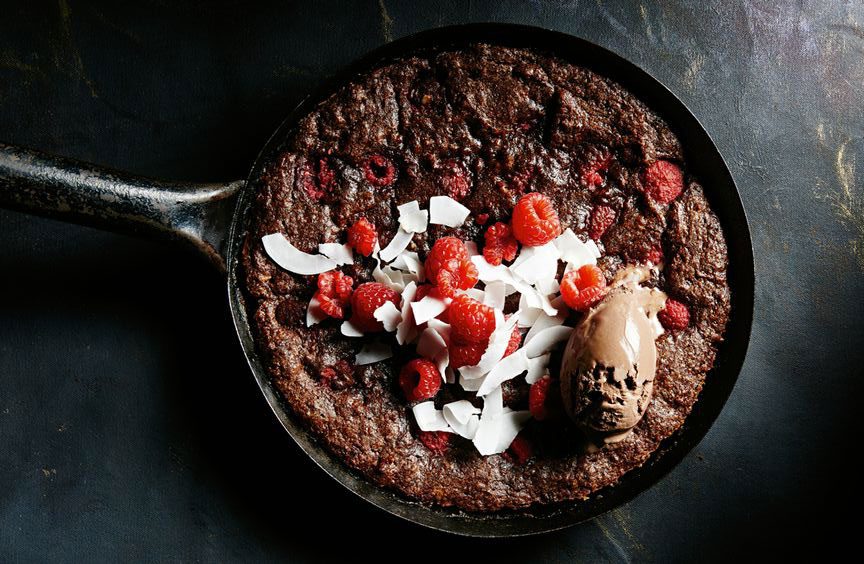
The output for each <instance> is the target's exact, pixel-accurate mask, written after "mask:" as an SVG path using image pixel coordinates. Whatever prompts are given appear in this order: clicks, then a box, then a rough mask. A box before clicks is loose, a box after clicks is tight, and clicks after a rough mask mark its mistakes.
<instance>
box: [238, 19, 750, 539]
mask: <svg viewBox="0 0 864 564" xmlns="http://www.w3.org/2000/svg"><path fill="white" fill-rule="evenodd" d="M479 42H488V43H494V44H499V45H505V46H513V47H528V48H534V49H538V50H541V51H545V52H548V53H551V54H554V55H555V56H558V57H560V58H562V59H564V60H567V61H569V62H571V63H573V64H576V65H580V66H584V67H587V68H590V69H591V70H593V71H594V72H597V73H598V74H600V75H603V76H606V77H608V78H610V79H612V80H615V81H616V82H618V83H619V84H621V85H622V86H623V87H624V88H626V89H627V90H629V91H630V92H632V93H633V94H634V95H635V96H636V97H637V98H639V99H640V100H642V101H643V102H644V103H645V104H646V105H647V106H648V107H650V108H651V109H652V110H654V111H655V112H657V113H658V114H659V115H660V116H661V117H662V118H663V119H664V120H665V121H666V122H667V123H668V124H669V126H670V127H671V129H672V130H673V131H674V132H675V133H676V134H677V135H678V137H679V139H680V141H681V144H682V147H683V148H684V152H685V158H686V160H687V163H688V167H689V168H690V169H691V170H692V172H693V174H694V175H695V176H697V177H698V178H699V179H700V183H701V184H702V185H703V187H704V189H705V194H706V196H707V197H708V199H709V201H710V204H711V206H712V209H713V210H714V211H715V213H716V214H717V216H718V217H719V219H720V222H721V224H722V227H723V230H724V233H725V236H726V238H727V244H728V248H729V256H730V261H729V262H730V265H729V272H728V277H729V286H730V289H731V292H732V296H733V298H732V311H731V314H730V318H729V322H728V325H727V330H726V339H725V341H724V342H723V343H722V345H721V347H720V349H719V351H718V354H717V360H716V362H715V365H714V368H713V369H712V370H711V372H710V373H709V374H708V376H707V378H706V382H705V386H704V388H703V390H702V392H701V395H700V397H699V400H698V401H697V403H696V405H695V406H694V408H693V410H692V412H691V413H690V415H689V417H688V418H687V421H686V422H685V423H684V425H683V426H682V427H681V428H680V429H678V431H676V432H675V433H674V434H673V435H672V436H671V437H669V438H668V439H666V440H665V441H664V442H663V443H662V444H661V446H660V448H658V449H657V450H656V451H655V452H654V453H653V454H652V455H651V457H650V459H649V460H648V461H647V462H646V463H645V464H644V465H643V466H642V467H640V468H638V469H635V470H633V471H631V472H629V473H627V474H626V475H624V476H623V477H622V478H621V479H620V480H619V481H618V483H616V484H615V485H613V486H610V487H607V488H604V489H602V490H600V491H598V492H595V493H594V494H593V495H591V496H590V497H589V498H588V499H586V500H583V501H577V502H569V503H566V504H556V505H551V506H540V507H534V508H528V509H526V510H519V511H512V510H508V511H500V512H495V513H468V512H463V511H459V510H453V509H447V508H441V507H434V506H429V505H425V504H420V503H417V502H414V501H409V500H407V499H405V498H403V497H401V496H399V495H398V494H396V493H394V492H391V491H389V490H386V489H384V488H381V487H379V486H377V485H374V484H372V483H371V482H368V481H367V480H365V479H364V478H363V477H361V476H360V475H358V474H355V473H354V472H353V471H351V470H350V469H348V467H347V466H345V465H344V464H343V463H342V462H341V461H340V460H338V459H336V458H335V457H333V456H332V455H331V454H330V453H329V452H328V451H327V450H326V449H324V448H323V447H322V446H321V445H320V444H318V443H317V442H316V441H315V439H314V438H313V437H312V436H311V435H310V434H309V433H308V431H307V430H306V429H305V428H304V427H302V426H301V425H300V424H299V423H298V422H297V421H296V420H295V419H294V418H293V416H292V415H291V413H290V410H289V408H288V406H287V405H286V404H285V402H284V401H283V400H282V398H281V395H280V393H279V392H278V390H277V389H276V388H275V386H273V385H272V383H271V381H270V377H269V376H268V374H267V372H266V370H265V368H264V364H263V361H262V359H261V357H260V356H259V354H258V352H257V349H256V345H255V341H254V338H253V335H252V332H251V329H250V325H249V320H248V318H247V312H246V308H245V302H244V300H245V298H244V295H243V291H242V288H241V280H242V272H241V267H240V265H239V262H240V261H239V257H240V253H241V249H242V246H243V239H244V237H245V234H246V226H247V225H248V221H249V219H250V215H251V214H250V206H251V203H252V201H253V200H254V197H253V196H254V194H253V193H254V191H255V189H256V186H257V184H258V179H259V178H260V176H261V173H262V169H263V166H264V165H265V164H266V163H268V162H269V161H270V160H271V159H272V158H273V156H274V155H275V153H276V151H278V149H279V146H280V145H281V143H282V141H283V140H284V139H286V137H287V136H289V135H290V134H291V133H292V131H293V129H294V127H295V125H296V123H297V121H298V120H299V119H300V118H302V117H303V116H304V115H306V114H307V113H308V112H309V111H311V110H312V109H313V108H314V107H315V106H316V105H317V104H318V103H319V102H320V101H322V100H323V99H325V98H326V97H327V96H328V95H329V94H331V93H332V92H334V91H335V90H336V89H338V88H339V87H340V86H341V85H343V84H345V83H347V82H349V81H350V80H351V79H352V78H353V77H355V76H357V75H358V74H361V73H363V72H365V71H367V70H369V69H371V68H373V67H375V66H378V65H380V64H382V63H384V62H387V61H388V60H392V59H396V58H401V57H404V56H406V55H409V54H412V53H414V52H417V51H429V50H442V49H447V48H452V47H460V46H465V45H468V44H471V43H479ZM754 285H755V280H754V267H753V252H752V246H751V242H750V232H749V228H748V225H747V218H746V215H745V213H744V209H743V206H742V204H741V201H740V198H739V195H738V192H737V189H736V187H735V184H734V181H733V179H732V177H731V175H730V173H729V170H728V168H727V166H726V164H725V162H724V161H723V157H722V156H721V155H720V153H719V152H718V150H717V148H716V147H715V145H714V143H713V141H712V140H711V138H710V137H709V135H708V133H707V132H706V131H705V130H704V129H703V128H702V126H701V124H700V123H699V122H698V120H697V119H696V118H695V117H694V116H693V115H692V114H691V113H690V111H689V110H688V109H687V108H686V107H685V106H684V104H683V103H682V102H681V101H680V100H678V99H677V98H676V97H675V96H674V95H673V94H672V93H671V92H669V90H667V89H666V88H665V87H664V86H663V85H662V84H660V83H659V82H658V81H657V80H655V79H654V78H653V77H651V76H650V75H649V74H647V73H646V72H645V71H643V70H641V69H639V68H638V67H636V66H635V65H633V64H632V63H630V62H628V61H626V60H624V59H623V58H621V57H619V56H618V55H616V54H614V53H612V52H610V51H607V50H606V49H603V48H602V47H599V46H596V45H594V44H592V43H590V42H588V41H585V40H582V39H579V38H576V37H573V36H569V35H566V34H563V33H559V32H554V31H549V30H544V29H540V28H535V27H530V26H522V25H514V24H469V25H462V26H454V27H445V28H439V29H433V30H429V31H424V32H421V33H418V34H416V35H412V36H409V37H406V38H403V39H399V40H397V41H394V42H392V43H389V44H387V45H384V46H382V47H380V48H379V49H376V50H375V51H372V52H371V53H369V54H367V55H366V56H364V57H362V58H361V59H359V60H357V61H356V62H354V63H353V64H351V65H349V66H348V67H346V68H345V69H344V70H343V71H342V72H340V73H339V74H337V75H336V76H334V77H332V78H331V79H329V80H327V81H325V82H324V83H323V84H321V85H320V86H319V87H318V88H317V89H315V91H314V92H313V93H312V94H310V95H309V96H308V97H307V98H306V99H305V100H303V102H301V103H300V105H299V106H298V107H297V108H296V109H295V110H294V111H293V112H292V113H291V114H290V115H289V116H288V118H287V119H286V120H285V121H284V122H283V123H282V125H281V126H280V127H279V128H278V129H277V130H276V132H275V133H274V134H273V136H272V137H271V138H270V140H269V141H268V143H267V144H266V145H265V147H264V149H263V150H262V151H261V153H260V154H259V155H258V158H257V159H256V161H255V164H254V166H253V168H252V171H251V172H250V175H249V178H248V180H247V183H246V188H245V190H244V191H243V192H242V193H241V195H240V198H239V201H238V204H237V208H236V210H235V213H234V218H233V221H232V224H231V230H230V233H229V241H228V293H229V299H230V305H231V310H232V314H233V317H234V324H235V327H236V329H237V333H238V336H239V337H240V341H241V344H242V346H243V349H244V352H245V354H246V358H247V360H248V362H249V365H250V367H251V368H252V370H253V372H254V374H255V378H256V380H257V382H258V385H259V386H260V388H261V391H262V392H263V394H264V396H265V397H266V399H267V402H268V403H269V404H270V407H271V408H272V409H273V412H274V413H275V414H276V416H277V418H278V419H279V421H280V422H281V423H282V425H283V426H284V427H285V430H286V431H288V433H289V434H290V435H291V436H292V437H293V439H294V440H295V441H296V442H297V444H298V445H299V446H300V447H301V448H302V449H303V450H304V451H305V452H306V454H308V455H309V456H310V457H311V458H312V459H313V460H314V461H315V462H316V463H317V464H318V465H319V466H320V467H321V468H322V469H324V471H325V472H327V473H328V474H330V476H332V477H333V478H335V479H336V480H337V481H338V482H340V483H341V484H342V485H343V486H345V487H346V488H348V489H349V490H351V491H352V492H354V493H355V494H357V495H359V496H360V497H362V498H363V499H365V500H367V501H369V502H370V503H372V504H374V505H376V506H378V507H379V508H381V509H384V510H386V511H388V512H390V513H392V514H394V515H397V516H399V517H402V518H404V519H407V520H409V521H412V522H415V523H418V524H421V525H425V526H427V527H431V528H434V529H439V530H442V531H447V532H452V533H457V534H462V535H469V536H478V537H508V536H519V535H526V534H534V533H541V532H546V531H553V530H556V529H561V528H564V527H567V526H570V525H573V524H576V523H579V522H581V521H585V520H587V519H590V518H592V517H595V516H597V515H599V514H601V513H604V512H606V511H609V510H611V509H613V508H615V507H617V506H618V505H621V504H623V503H625V502H627V501H629V500H630V499H632V498H634V497H635V496H636V495H638V494H639V493H641V492H642V491H644V490H646V489H648V488H649V487H650V486H651V485H653V484H654V483H656V482H657V481H658V480H659V479H660V478H662V477H663V476H664V475H665V474H666V473H667V472H669V471H670V470H671V469H672V468H673V467H674V466H675V465H677V464H678V463H679V462H680V461H681V460H682V458H683V457H684V456H685V455H686V454H687V453H688V452H689V451H690V450H691V449H692V448H693V447H694V446H695V445H696V444H697V443H698V442H699V441H700V440H701V439H702V437H703V436H704V435H705V433H707V431H708V429H709V428H710V426H711V424H712V423H713V422H714V420H715V419H716V418H717V416H718V414H719V413H720V410H721V409H722V408H723V405H724V404H725V402H726V399H727V398H728V397H729V394H730V393H731V391H732V388H733V387H734V385H735V381H736V379H737V377H738V373H739V371H740V369H741V366H742V364H743V362H744V357H745V354H746V351H747V345H748V342H749V338H750V326H751V323H752V315H753V295H754Z"/></svg>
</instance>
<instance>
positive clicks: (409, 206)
mask: <svg viewBox="0 0 864 564" xmlns="http://www.w3.org/2000/svg"><path fill="white" fill-rule="evenodd" d="M396 209H397V210H398V211H399V217H402V216H403V215H405V214H406V213H413V212H418V211H420V202H418V201H417V200H411V201H410V202H405V203H404V204H402V205H400V206H396Z"/></svg>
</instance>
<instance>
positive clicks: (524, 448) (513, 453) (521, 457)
mask: <svg viewBox="0 0 864 564" xmlns="http://www.w3.org/2000/svg"><path fill="white" fill-rule="evenodd" d="M504 456H505V458H507V460H509V461H510V462H512V463H514V464H525V463H526V462H528V460H529V459H530V458H531V457H532V456H534V447H533V446H531V443H530V442H529V441H528V439H526V438H525V437H524V436H523V435H522V433H519V434H518V435H516V438H515V439H513V442H512V443H510V446H509V447H507V451H506V452H505V453H504Z"/></svg>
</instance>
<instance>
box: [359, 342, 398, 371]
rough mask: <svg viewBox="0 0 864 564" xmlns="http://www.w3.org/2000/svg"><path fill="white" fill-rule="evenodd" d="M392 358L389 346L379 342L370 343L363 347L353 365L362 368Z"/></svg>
mask: <svg viewBox="0 0 864 564" xmlns="http://www.w3.org/2000/svg"><path fill="white" fill-rule="evenodd" d="M392 356H393V349H392V348H391V347H390V345H388V344H387V343H382V342H379V341H372V342H369V343H366V344H365V345H363V348H362V349H360V352H358V353H357V356H356V357H355V359H354V363H355V364H356V365H357V366H364V365H366V364H374V363H376V362H381V361H382V360H387V359H388V358H390V357H392Z"/></svg>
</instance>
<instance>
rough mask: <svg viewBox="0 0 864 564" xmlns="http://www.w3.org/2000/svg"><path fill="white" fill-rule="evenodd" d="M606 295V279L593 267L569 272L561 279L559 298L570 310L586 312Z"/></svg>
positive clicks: (587, 265)
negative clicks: (560, 297) (561, 298)
mask: <svg viewBox="0 0 864 564" xmlns="http://www.w3.org/2000/svg"><path fill="white" fill-rule="evenodd" d="M605 294H606V278H605V277H604V276H603V272H602V271H601V270H600V269H599V268H597V267H596V266H594V265H591V264H586V265H585V266H583V267H581V268H579V269H578V270H571V271H570V272H567V273H565V274H564V277H563V278H562V279H561V296H562V297H563V298H564V303H566V304H567V305H568V306H569V307H570V308H571V309H575V310H576V311H586V310H587V309H588V308H590V307H591V306H593V305H594V304H596V303H597V302H599V301H600V299H601V298H603V296H604V295H605Z"/></svg>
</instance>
